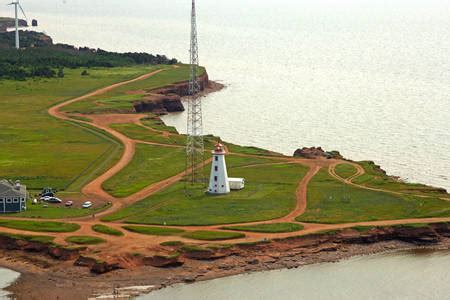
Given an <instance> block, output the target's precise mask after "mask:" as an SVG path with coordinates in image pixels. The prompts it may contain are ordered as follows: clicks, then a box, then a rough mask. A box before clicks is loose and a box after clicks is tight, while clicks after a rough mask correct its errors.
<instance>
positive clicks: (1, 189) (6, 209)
mask: <svg viewBox="0 0 450 300" xmlns="http://www.w3.org/2000/svg"><path fill="white" fill-rule="evenodd" d="M26 201H27V187H26V186H24V185H22V184H20V181H16V182H15V183H13V182H11V181H8V180H0V213H17V212H22V211H25V210H26V209H27V202H26Z"/></svg>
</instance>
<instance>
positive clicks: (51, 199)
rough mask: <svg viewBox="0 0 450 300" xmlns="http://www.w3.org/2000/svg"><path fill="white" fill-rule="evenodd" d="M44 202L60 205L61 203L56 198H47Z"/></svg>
mask: <svg viewBox="0 0 450 300" xmlns="http://www.w3.org/2000/svg"><path fill="white" fill-rule="evenodd" d="M44 201H45V202H48V203H62V202H63V201H62V200H61V199H59V198H56V197H49V198H48V199H47V200H44Z"/></svg>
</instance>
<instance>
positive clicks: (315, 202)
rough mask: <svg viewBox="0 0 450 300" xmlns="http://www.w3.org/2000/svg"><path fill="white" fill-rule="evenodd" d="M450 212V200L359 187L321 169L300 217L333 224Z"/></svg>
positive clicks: (298, 219) (312, 184)
mask: <svg viewBox="0 0 450 300" xmlns="http://www.w3.org/2000/svg"><path fill="white" fill-rule="evenodd" d="M449 216H450V202H448V201H444V200H440V199H437V198H423V197H417V196H412V195H404V196H403V195H402V196H399V195H394V194H391V193H385V192H375V191H370V190H366V189H362V188H357V187H354V186H350V185H346V184H344V183H342V182H340V181H339V180H337V179H334V178H332V177H331V176H330V175H329V174H328V172H327V170H321V171H320V172H319V173H318V174H317V175H316V176H315V177H314V178H313V179H312V181H311V183H310V185H309V188H308V207H307V211H306V212H305V214H303V215H301V216H299V217H298V218H297V221H300V222H311V223H331V224H333V223H351V222H362V221H378V220H394V219H407V218H427V217H449Z"/></svg>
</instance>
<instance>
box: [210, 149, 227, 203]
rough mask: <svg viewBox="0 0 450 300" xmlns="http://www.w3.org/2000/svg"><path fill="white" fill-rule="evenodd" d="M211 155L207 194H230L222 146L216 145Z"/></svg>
mask: <svg viewBox="0 0 450 300" xmlns="http://www.w3.org/2000/svg"><path fill="white" fill-rule="evenodd" d="M212 154H213V161H212V167H211V176H210V179H209V187H208V193H210V194H216V195H220V194H228V193H230V182H229V179H228V172H227V163H226V162H225V154H226V153H225V150H224V147H223V145H222V144H220V143H217V144H216V148H215V149H214V151H213V152H212Z"/></svg>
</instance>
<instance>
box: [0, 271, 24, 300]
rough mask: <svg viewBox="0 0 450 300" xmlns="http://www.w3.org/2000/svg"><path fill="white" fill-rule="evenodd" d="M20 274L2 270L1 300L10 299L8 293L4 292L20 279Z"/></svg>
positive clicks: (0, 279)
mask: <svg viewBox="0 0 450 300" xmlns="http://www.w3.org/2000/svg"><path fill="white" fill-rule="evenodd" d="M19 276H20V274H19V273H17V272H14V271H11V270H8V269H3V268H0V300H3V299H5V300H6V299H9V297H8V294H9V293H8V292H6V291H4V290H2V289H4V288H6V287H7V286H9V285H10V284H11V283H13V282H14V281H16V280H17V279H18V278H19Z"/></svg>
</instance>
